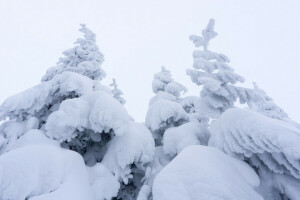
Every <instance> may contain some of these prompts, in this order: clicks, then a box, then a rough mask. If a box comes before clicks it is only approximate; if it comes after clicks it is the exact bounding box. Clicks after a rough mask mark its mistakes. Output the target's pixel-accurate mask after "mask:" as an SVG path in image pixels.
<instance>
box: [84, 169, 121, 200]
mask: <svg viewBox="0 0 300 200" xmlns="http://www.w3.org/2000/svg"><path fill="white" fill-rule="evenodd" d="M87 172H88V175H89V180H90V185H91V187H92V190H93V192H94V194H95V199H96V200H104V199H111V198H113V197H115V196H117V194H118V191H119V189H120V183H119V181H118V179H117V178H116V177H115V176H113V174H112V173H111V172H109V170H108V169H107V168H106V167H105V166H104V165H103V164H101V163H97V164H96V165H94V166H93V167H87Z"/></svg>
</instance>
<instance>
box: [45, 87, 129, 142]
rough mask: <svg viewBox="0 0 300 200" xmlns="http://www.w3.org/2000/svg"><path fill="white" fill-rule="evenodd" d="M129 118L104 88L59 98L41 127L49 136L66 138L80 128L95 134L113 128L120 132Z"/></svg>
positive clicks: (60, 138)
mask: <svg viewBox="0 0 300 200" xmlns="http://www.w3.org/2000/svg"><path fill="white" fill-rule="evenodd" d="M131 120H132V118H131V117H130V116H129V115H128V113H127V111H126V110H125V108H124V107H123V106H122V105H121V104H120V103H119V102H118V101H117V100H116V99H114V98H113V97H112V96H111V95H109V94H107V93H106V92H103V91H98V92H92V93H89V94H85V95H83V96H81V97H79V98H76V99H68V100H65V101H63V102H62V103H61V105H60V107H59V110H57V111H55V112H53V113H52V114H51V115H50V116H49V118H48V120H47V123H46V126H45V129H46V131H47V133H46V134H47V135H48V136H49V137H50V138H54V139H56V140H58V141H64V140H67V141H70V140H71V139H72V138H75V137H76V136H77V135H78V132H77V130H79V131H82V130H84V129H90V130H93V131H94V132H97V133H99V134H101V132H103V131H104V132H106V133H108V132H109V131H110V130H111V129H113V130H114V132H115V134H116V135H121V134H122V133H123V132H122V130H121V129H122V127H123V126H125V125H126V124H127V123H128V122H130V121H131Z"/></svg>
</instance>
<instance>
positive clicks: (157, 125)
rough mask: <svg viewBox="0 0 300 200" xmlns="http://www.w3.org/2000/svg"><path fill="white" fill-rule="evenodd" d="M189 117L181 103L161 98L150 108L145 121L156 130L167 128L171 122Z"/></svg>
mask: <svg viewBox="0 0 300 200" xmlns="http://www.w3.org/2000/svg"><path fill="white" fill-rule="evenodd" d="M187 118H188V115H187V113H186V112H185V110H184V109H183V108H182V106H181V105H180V104H179V103H177V102H173V101H168V100H164V99H160V100H158V101H156V102H155V103H153V104H152V105H151V106H150V108H149V109H148V112H147V116H146V122H145V123H146V126H147V127H148V128H150V129H151V130H152V131H156V130H159V129H163V128H165V127H166V126H167V124H169V123H172V122H178V121H181V120H187Z"/></svg>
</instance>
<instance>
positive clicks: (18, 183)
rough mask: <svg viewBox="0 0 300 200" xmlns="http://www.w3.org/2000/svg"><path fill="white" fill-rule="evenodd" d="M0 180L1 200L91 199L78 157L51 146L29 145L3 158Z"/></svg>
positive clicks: (89, 189) (81, 160) (87, 182)
mask: <svg viewBox="0 0 300 200" xmlns="http://www.w3.org/2000/svg"><path fill="white" fill-rule="evenodd" d="M0 177H1V178H0V183H1V184H0V197H1V199H14V200H24V199H28V200H53V199H55V200H64V199H66V198H67V199H73V200H82V199H85V200H92V199H94V197H93V195H92V194H93V193H92V190H91V188H90V185H89V181H88V175H87V171H86V167H85V165H84V162H83V159H82V157H81V156H80V155H79V154H77V153H76V152H74V151H68V150H63V149H60V148H57V147H55V146H53V145H29V146H25V147H21V148H18V149H15V150H12V151H10V152H7V153H5V154H3V155H2V156H1V157H0Z"/></svg>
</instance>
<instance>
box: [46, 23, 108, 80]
mask: <svg viewBox="0 0 300 200" xmlns="http://www.w3.org/2000/svg"><path fill="white" fill-rule="evenodd" d="M79 31H81V32H82V33H84V39H82V38H80V39H77V41H76V42H75V44H77V45H76V46H75V47H73V48H71V49H68V50H66V51H64V52H63V54H64V56H65V57H62V58H60V59H59V61H58V63H57V66H54V67H51V68H50V69H48V70H47V72H46V74H45V75H44V76H43V78H42V81H49V80H51V79H52V78H53V77H54V76H55V75H57V74H61V73H63V72H66V71H69V72H75V73H78V74H81V75H83V76H86V77H88V78H90V79H93V80H101V79H102V78H104V77H105V76H106V74H105V72H104V71H103V70H102V69H101V67H100V66H101V64H102V63H103V61H104V57H103V54H102V53H101V52H100V51H99V48H98V46H97V44H96V35H95V34H94V33H93V32H92V31H91V30H89V29H88V28H87V27H86V25H85V24H81V28H80V29H79Z"/></svg>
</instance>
